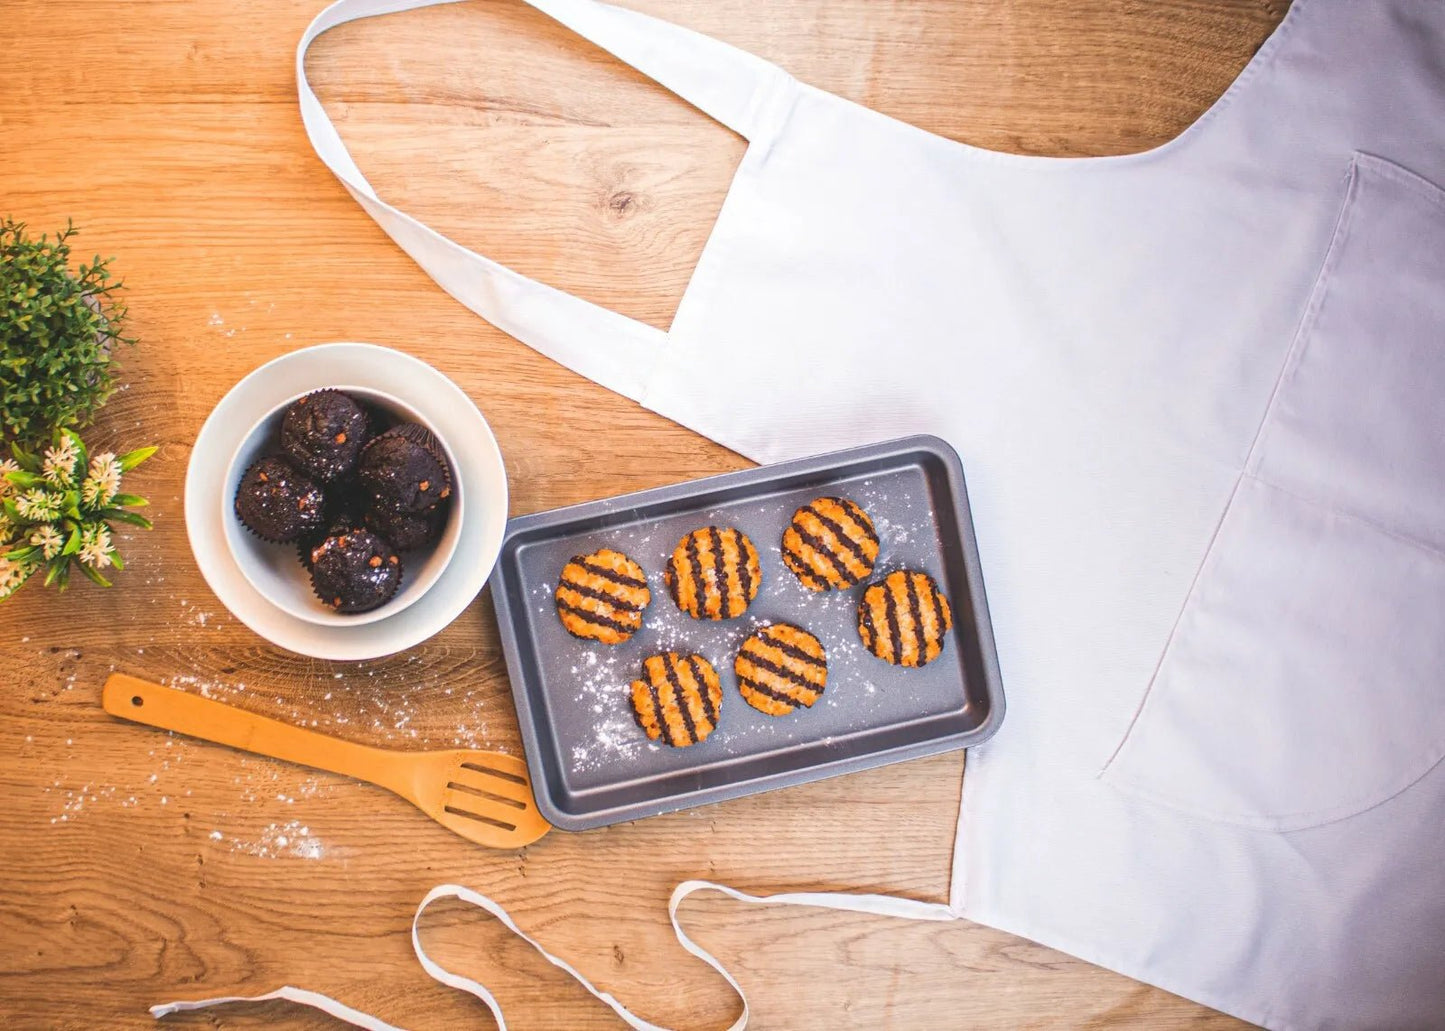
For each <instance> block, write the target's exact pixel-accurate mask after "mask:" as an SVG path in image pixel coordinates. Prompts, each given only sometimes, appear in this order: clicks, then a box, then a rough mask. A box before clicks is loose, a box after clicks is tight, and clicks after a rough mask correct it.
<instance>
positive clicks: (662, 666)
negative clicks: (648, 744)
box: [632, 652, 722, 748]
mask: <svg viewBox="0 0 1445 1031" xmlns="http://www.w3.org/2000/svg"><path fill="white" fill-rule="evenodd" d="M721 707H722V685H721V684H719V683H718V678H717V670H715V669H713V668H712V666H711V665H709V663H708V661H707V660H706V659H704V658H703V657H702V656H701V655H678V654H677V653H676V652H664V653H663V654H661V655H652V656H649V657H648V658H647V659H646V660H644V661H643V663H642V678H641V679H640V680H634V681H633V682H632V711H633V714H634V715H635V716H636V717H637V725H638V726H639V727H641V728H642V730H643V732H644V733H645V734H646V735H647V736H648V737H650V738H651V739H652V740H654V741H661V742H663V743H664V744H668V745H672V746H673V747H674V748H685V747H687V746H688V745H695V744H697V743H698V742H699V741H704V740H706V739H707V736H708V735H709V734H711V733H712V732H713V730H714V729H716V727H717V718H718V711H719V710H720V708H721Z"/></svg>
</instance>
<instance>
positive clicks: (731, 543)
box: [662, 526, 763, 619]
mask: <svg viewBox="0 0 1445 1031" xmlns="http://www.w3.org/2000/svg"><path fill="white" fill-rule="evenodd" d="M662 578H663V582H664V583H666V584H667V591H668V593H669V594H671V595H672V600H673V602H675V603H676V605H677V607H678V608H680V609H682V611H684V612H686V613H687V614H688V615H689V616H691V617H692V618H693V619H736V618H737V617H738V616H741V615H742V614H743V613H744V612H746V611H747V607H748V606H749V605H750V604H752V600H753V599H754V598H756V597H757V596H758V586H759V584H761V582H762V579H763V571H762V566H761V565H759V563H758V549H757V548H755V547H753V542H752V541H750V540H748V538H747V535H746V534H744V533H743V532H742V531H741V530H735V529H733V528H732V527H730V526H729V527H722V528H719V527H716V526H704V527H703V528H702V529H700V530H694V531H692V533H690V534H688V535H687V536H686V537H684V538H683V539H682V540H680V541H679V542H678V544H677V550H676V551H674V552H673V553H672V558H671V559H669V560H668V563H667V569H666V570H665V571H664V572H663V577H662Z"/></svg>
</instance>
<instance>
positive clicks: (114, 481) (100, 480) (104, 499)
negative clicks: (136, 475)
mask: <svg viewBox="0 0 1445 1031" xmlns="http://www.w3.org/2000/svg"><path fill="white" fill-rule="evenodd" d="M120 475H121V474H120V462H118V461H116V457H115V455H114V454H112V453H111V452H109V451H102V452H101V453H100V454H98V455H96V456H95V457H94V458H92V459H91V460H90V475H89V476H87V477H86V478H85V482H84V483H82V484H81V485H80V496H81V498H82V499H83V500H84V501H85V503H86V504H87V505H90V506H91V507H93V508H103V507H105V506H106V505H108V504H110V503H111V500H112V499H113V498H114V497H115V496H116V494H117V493H118V492H119V491H120Z"/></svg>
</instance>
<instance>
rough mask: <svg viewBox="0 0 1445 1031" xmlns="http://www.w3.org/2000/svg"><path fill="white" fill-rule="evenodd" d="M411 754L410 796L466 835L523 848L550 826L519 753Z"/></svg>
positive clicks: (495, 845) (494, 845)
mask: <svg viewBox="0 0 1445 1031" xmlns="http://www.w3.org/2000/svg"><path fill="white" fill-rule="evenodd" d="M392 754H402V755H406V754H407V753H392ZM410 757H411V758H412V759H413V760H414V762H415V769H414V774H413V776H414V781H413V783H414V789H413V790H414V794H413V796H412V801H413V802H415V803H416V805H417V807H418V808H420V809H421V810H422V811H423V812H425V813H426V814H427V815H428V816H430V817H431V818H432V819H433V820H436V821H437V822H438V823H440V824H441V825H442V826H443V827H446V828H447V829H448V830H453V831H456V833H458V834H460V835H461V836H462V837H464V838H466V839H467V840H469V841H475V842H477V843H478V844H480V845H488V846H490V847H492V848H519V847H520V846H522V845H527V844H530V843H531V842H533V841H536V840H537V839H538V838H540V837H541V836H542V835H543V834H546V833H547V832H548V831H549V830H551V829H552V828H551V824H549V823H548V822H547V821H546V820H544V819H543V818H542V815H541V814H540V813H538V812H537V803H536V801H535V800H534V799H533V797H532V785H531V782H530V781H529V780H528V779H527V764H526V763H525V762H524V761H523V760H522V759H520V758H518V757H517V756H515V755H505V754H503V753H501V752H484V751H475V750H470V751H469V750H465V749H459V750H457V751H448V752H413V753H410Z"/></svg>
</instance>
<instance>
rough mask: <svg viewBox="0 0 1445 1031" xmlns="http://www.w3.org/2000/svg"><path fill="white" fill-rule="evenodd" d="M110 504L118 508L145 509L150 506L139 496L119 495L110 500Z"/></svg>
mask: <svg viewBox="0 0 1445 1031" xmlns="http://www.w3.org/2000/svg"><path fill="white" fill-rule="evenodd" d="M110 503H111V504H112V505H114V506H116V507H117V508H145V506H147V505H149V504H150V502H149V501H147V500H146V499H145V498H143V497H141V496H140V495H139V494H117V495H116V496H115V497H113V498H111V499H110Z"/></svg>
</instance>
